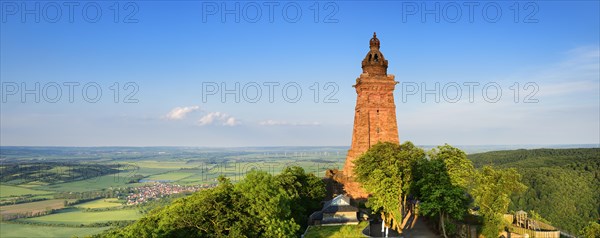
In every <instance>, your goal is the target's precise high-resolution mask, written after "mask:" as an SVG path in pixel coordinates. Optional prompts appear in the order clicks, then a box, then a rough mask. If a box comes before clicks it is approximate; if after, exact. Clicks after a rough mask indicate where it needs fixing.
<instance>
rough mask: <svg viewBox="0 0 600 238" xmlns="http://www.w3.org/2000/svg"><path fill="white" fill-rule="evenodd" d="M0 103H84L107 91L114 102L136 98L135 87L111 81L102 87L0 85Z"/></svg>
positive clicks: (82, 84)
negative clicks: (81, 101)
mask: <svg viewBox="0 0 600 238" xmlns="http://www.w3.org/2000/svg"><path fill="white" fill-rule="evenodd" d="M0 85H1V86H2V88H0V97H1V98H2V103H8V102H20V103H40V102H42V101H43V102H46V103H58V102H69V103H74V102H75V101H76V100H80V99H83V101H84V102H87V103H97V102H99V101H101V99H102V96H103V95H106V94H103V92H107V91H108V93H107V94H108V95H110V96H111V98H112V101H113V102H114V103H138V102H139V100H138V99H137V98H136V95H137V93H138V91H139V85H138V84H137V83H135V82H126V83H119V82H114V83H112V84H111V85H105V86H104V87H103V86H102V85H101V84H99V83H97V82H86V83H80V82H62V83H59V82H46V83H40V82H20V83H19V82H2V84H0Z"/></svg>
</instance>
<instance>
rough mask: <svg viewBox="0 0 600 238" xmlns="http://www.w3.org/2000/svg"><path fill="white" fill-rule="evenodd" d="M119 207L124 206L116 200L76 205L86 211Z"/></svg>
mask: <svg viewBox="0 0 600 238" xmlns="http://www.w3.org/2000/svg"><path fill="white" fill-rule="evenodd" d="M118 206H123V204H121V203H120V202H119V201H118V200H117V199H116V198H105V199H98V200H94V201H90V202H86V203H81V204H78V205H75V207H78V208H84V209H85V208H90V209H94V208H108V207H118Z"/></svg>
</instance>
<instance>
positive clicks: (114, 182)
mask: <svg viewBox="0 0 600 238" xmlns="http://www.w3.org/2000/svg"><path fill="white" fill-rule="evenodd" d="M127 176H128V175H127V174H126V172H124V173H122V174H121V173H120V174H109V175H104V176H100V177H94V178H90V179H86V180H81V181H75V182H68V183H59V184H52V185H46V186H40V188H43V189H46V190H52V191H56V192H86V191H94V190H101V189H107V188H111V187H113V188H117V187H127V186H133V185H132V184H128V182H129V179H128V177H127Z"/></svg>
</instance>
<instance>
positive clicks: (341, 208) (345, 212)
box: [309, 194, 358, 225]
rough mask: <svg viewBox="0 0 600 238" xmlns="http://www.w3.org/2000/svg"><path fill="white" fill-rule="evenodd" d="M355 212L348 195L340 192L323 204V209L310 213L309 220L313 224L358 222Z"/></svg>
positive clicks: (356, 210) (356, 211)
mask: <svg viewBox="0 0 600 238" xmlns="http://www.w3.org/2000/svg"><path fill="white" fill-rule="evenodd" d="M357 213H358V208H356V207H354V206H352V205H350V197H348V196H346V195H345V194H342V195H338V196H336V197H335V198H333V199H332V200H330V201H328V202H326V203H325V204H323V209H321V211H317V212H314V213H313V214H311V215H310V219H309V220H310V221H311V223H312V224H314V225H341V224H358V219H357Z"/></svg>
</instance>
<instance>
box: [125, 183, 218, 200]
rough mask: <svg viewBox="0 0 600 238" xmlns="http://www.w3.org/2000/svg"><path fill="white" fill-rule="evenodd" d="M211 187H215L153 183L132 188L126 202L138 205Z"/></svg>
mask: <svg viewBox="0 0 600 238" xmlns="http://www.w3.org/2000/svg"><path fill="white" fill-rule="evenodd" d="M211 187H213V185H208V184H201V185H189V186H183V185H179V184H172V183H165V182H153V183H149V184H148V185H144V186H141V187H135V188H131V192H130V193H129V195H128V196H127V197H126V199H125V200H126V201H127V205H137V204H141V203H145V202H148V201H152V200H158V199H161V198H163V197H166V196H169V195H172V194H179V193H193V192H196V191H199V190H202V189H206V188H211Z"/></svg>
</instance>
